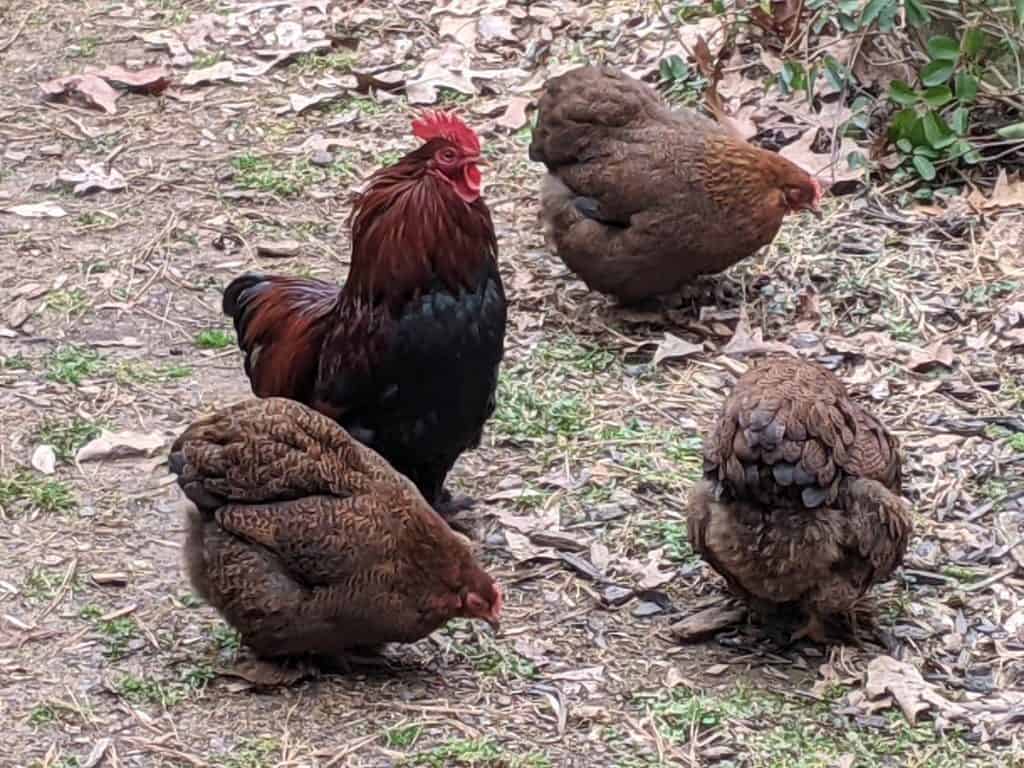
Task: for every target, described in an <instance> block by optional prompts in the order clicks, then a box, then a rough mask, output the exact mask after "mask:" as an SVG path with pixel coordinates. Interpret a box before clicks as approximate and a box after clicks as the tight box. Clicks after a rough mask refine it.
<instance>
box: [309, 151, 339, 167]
mask: <svg viewBox="0 0 1024 768" xmlns="http://www.w3.org/2000/svg"><path fill="white" fill-rule="evenodd" d="M309 162H310V163H312V164H313V165H319V166H321V167H324V166H328V165H331V164H332V163H334V155H332V154H331V153H330V152H328V151H327V150H326V149H317V150H315V151H314V152H313V153H312V154H311V155H310V156H309Z"/></svg>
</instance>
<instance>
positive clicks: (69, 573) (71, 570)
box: [33, 557, 78, 625]
mask: <svg viewBox="0 0 1024 768" xmlns="http://www.w3.org/2000/svg"><path fill="white" fill-rule="evenodd" d="M76 570H78V558H77V557H76V558H75V559H74V560H72V561H71V564H70V565H69V566H68V568H67V570H66V571H65V572H64V579H63V580H62V581H61V584H60V589H58V590H57V594H56V595H54V596H53V600H51V601H50V604H49V605H47V606H46V608H44V609H43V610H42V612H41V613H40V614H39V615H38V616H36V617H35V619H33V623H35V624H37V625H38V624H39V622H40V621H42V620H43V619H45V618H46V617H47V616H48V615H49V614H50V612H51V611H52V610H53V609H54V608H56V607H57V605H58V604H59V603H60V602H61V600H63V599H64V595H65V594H66V593H67V591H68V584H70V583H71V579H72V578H73V577H74V575H75V571H76Z"/></svg>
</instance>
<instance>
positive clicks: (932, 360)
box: [907, 341, 954, 371]
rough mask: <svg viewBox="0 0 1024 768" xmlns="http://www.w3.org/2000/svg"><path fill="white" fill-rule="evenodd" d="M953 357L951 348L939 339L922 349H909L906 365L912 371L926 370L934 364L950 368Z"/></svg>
mask: <svg viewBox="0 0 1024 768" xmlns="http://www.w3.org/2000/svg"><path fill="white" fill-rule="evenodd" d="M953 359H954V354H953V348H952V347H951V346H949V345H948V344H943V343H942V342H941V341H936V342H935V343H934V344H930V345H928V346H927V347H925V348H924V349H920V348H914V349H912V350H910V354H909V355H908V356H907V367H908V368H909V369H910V370H912V371H927V370H929V369H930V368H934V367H935V366H936V365H941V366H943V367H945V368H952V367H953Z"/></svg>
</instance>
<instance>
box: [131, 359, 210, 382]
mask: <svg viewBox="0 0 1024 768" xmlns="http://www.w3.org/2000/svg"><path fill="white" fill-rule="evenodd" d="M191 375H192V366H190V365H185V364H184V363H167V364H164V365H156V366H154V365H152V364H150V363H148V362H146V361H145V360H126V361H124V362H121V363H118V365H117V367H116V368H115V369H114V380H115V381H117V383H118V384H153V383H160V382H173V381H180V380H181V379H187V378H189V377H190V376H191Z"/></svg>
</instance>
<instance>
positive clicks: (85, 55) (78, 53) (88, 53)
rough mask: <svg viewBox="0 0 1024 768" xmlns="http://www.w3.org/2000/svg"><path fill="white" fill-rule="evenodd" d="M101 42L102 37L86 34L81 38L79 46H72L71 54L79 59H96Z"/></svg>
mask: <svg viewBox="0 0 1024 768" xmlns="http://www.w3.org/2000/svg"><path fill="white" fill-rule="evenodd" d="M99 44H100V39H99V38H98V37H94V36H92V35H86V36H85V37H82V38H79V40H78V45H77V46H72V47H71V52H70V54H69V55H70V56H72V57H75V58H79V59H94V58H96V48H97V47H98V46H99Z"/></svg>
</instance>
